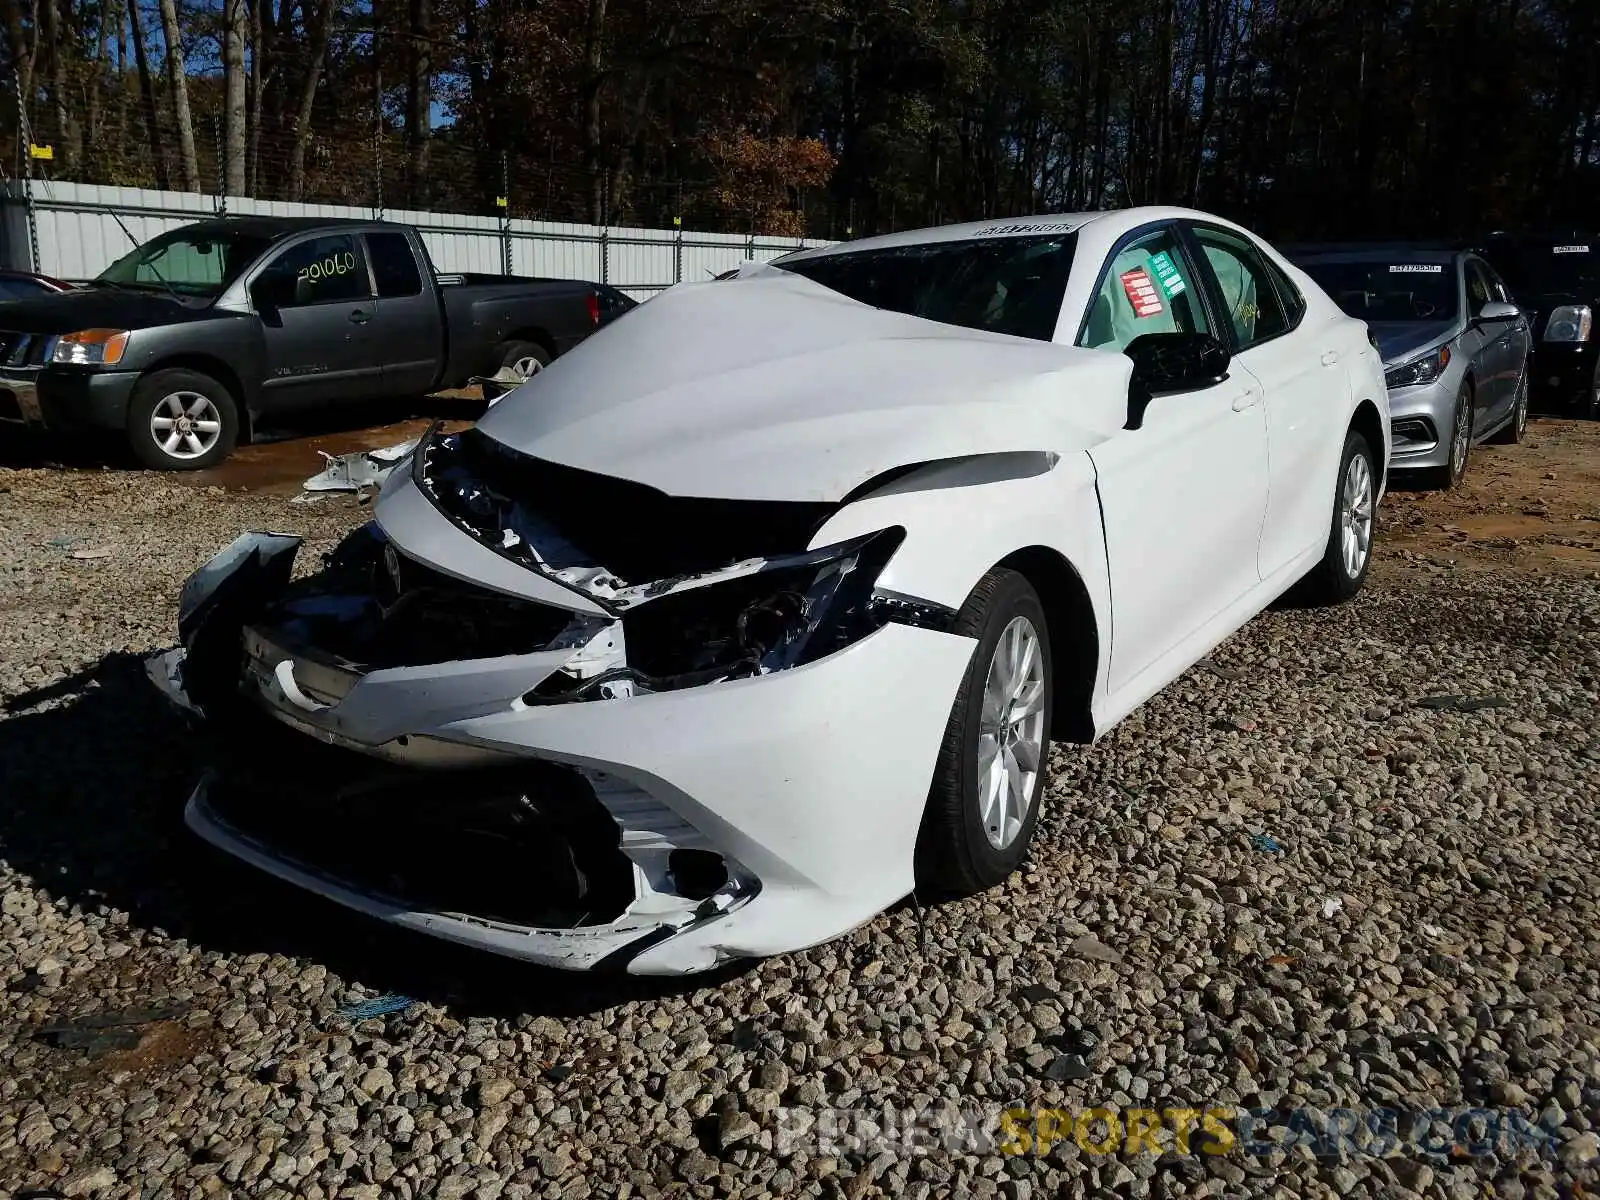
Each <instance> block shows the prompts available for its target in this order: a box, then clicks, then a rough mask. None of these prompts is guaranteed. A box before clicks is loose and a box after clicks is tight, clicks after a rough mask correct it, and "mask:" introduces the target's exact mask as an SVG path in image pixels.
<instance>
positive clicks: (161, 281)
mask: <svg viewBox="0 0 1600 1200" xmlns="http://www.w3.org/2000/svg"><path fill="white" fill-rule="evenodd" d="M270 244H271V243H270V242H269V240H268V239H267V238H264V237H259V236H256V235H253V234H245V233H222V234H218V233H213V232H206V233H199V232H197V231H195V230H193V229H174V230H173V231H172V232H171V233H164V234H162V235H161V236H160V237H158V238H153V239H152V240H150V241H148V242H146V243H145V244H144V245H142V246H139V247H137V248H135V249H134V250H133V251H131V252H130V253H128V254H126V255H124V256H123V257H121V258H119V259H117V261H116V262H114V263H112V264H111V265H110V266H109V267H107V268H106V269H105V270H104V271H102V272H100V274H99V275H98V276H96V277H95V280H94V282H95V283H96V284H98V285H103V286H111V287H136V288H150V289H151V290H153V291H158V292H164V291H167V290H168V289H169V288H170V289H171V290H172V291H174V292H177V293H178V294H179V295H181V296H197V297H201V296H205V297H209V296H219V295H221V294H222V289H223V288H225V287H227V286H228V285H229V284H230V283H232V282H233V281H234V280H235V279H237V278H238V277H239V276H240V275H241V274H243V272H244V270H245V268H246V267H248V266H249V265H250V264H251V263H253V262H254V261H255V260H256V259H257V258H259V257H260V256H261V253H262V252H263V251H264V250H266V248H267V246H268V245H270Z"/></svg>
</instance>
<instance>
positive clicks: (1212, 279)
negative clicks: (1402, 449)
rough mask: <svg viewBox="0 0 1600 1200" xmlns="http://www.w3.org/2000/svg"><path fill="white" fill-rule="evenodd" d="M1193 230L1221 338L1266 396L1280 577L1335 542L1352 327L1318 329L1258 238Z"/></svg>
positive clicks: (1272, 564)
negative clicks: (1331, 533) (1331, 538)
mask: <svg viewBox="0 0 1600 1200" xmlns="http://www.w3.org/2000/svg"><path fill="white" fill-rule="evenodd" d="M1183 226H1184V229H1185V231H1186V233H1187V235H1188V236H1189V237H1192V238H1193V239H1194V245H1195V247H1196V254H1197V257H1199V258H1200V259H1202V260H1203V261H1204V263H1205V266H1206V275H1205V282H1206V285H1207V286H1208V287H1209V288H1210V289H1211V291H1212V296H1213V301H1214V304H1215V306H1216V307H1217V309H1218V311H1219V312H1220V313H1221V314H1223V315H1222V317H1221V319H1220V320H1219V322H1218V324H1219V325H1220V326H1221V327H1222V328H1221V335H1220V336H1222V338H1223V339H1224V341H1226V342H1227V343H1228V344H1229V348H1230V349H1231V350H1232V351H1233V354H1234V362H1235V363H1237V364H1238V365H1239V366H1240V367H1242V368H1244V369H1245V370H1246V371H1248V372H1249V373H1250V374H1251V375H1252V376H1254V377H1255V379H1256V380H1257V382H1258V383H1259V384H1260V385H1261V391H1262V395H1263V396H1264V398H1265V400H1264V403H1265V406H1266V427H1267V462H1268V487H1267V512H1266V518H1265V520H1264V521H1263V523H1262V529H1261V547H1260V569H1261V577H1262V578H1263V579H1271V578H1272V577H1273V576H1274V575H1275V574H1277V573H1278V572H1279V571H1282V570H1283V569H1284V568H1286V567H1287V566H1288V565H1289V564H1291V563H1292V562H1293V561H1294V560H1295V559H1297V558H1299V557H1300V556H1301V555H1303V554H1305V553H1306V552H1307V551H1309V550H1311V549H1313V548H1315V547H1317V546H1320V545H1322V544H1324V543H1325V542H1326V541H1327V538H1328V527H1329V522H1330V520H1331V519H1332V510H1331V508H1330V506H1331V505H1332V503H1333V495H1334V490H1335V477H1336V476H1337V474H1338V470H1339V458H1340V455H1341V454H1342V453H1343V452H1344V436H1345V422H1346V420H1347V418H1348V414H1349V411H1350V384H1349V368H1350V364H1349V362H1348V361H1347V356H1348V355H1350V354H1351V353H1352V347H1351V346H1350V345H1349V344H1348V343H1349V341H1350V334H1349V329H1350V327H1349V325H1348V324H1347V323H1346V322H1344V321H1328V322H1324V323H1319V324H1318V325H1317V326H1315V327H1308V326H1307V325H1306V321H1305V312H1306V303H1305V298H1304V297H1303V296H1301V295H1300V292H1299V289H1297V288H1296V287H1295V286H1294V284H1293V283H1292V282H1291V281H1290V280H1289V278H1288V277H1287V276H1286V275H1284V274H1283V272H1282V271H1280V270H1279V269H1278V268H1277V267H1276V266H1275V265H1274V264H1273V263H1272V261H1271V260H1270V259H1269V258H1268V257H1267V256H1266V255H1265V254H1264V253H1262V251H1261V250H1260V248H1259V247H1257V246H1256V245H1255V244H1254V243H1253V242H1252V241H1251V240H1250V239H1249V238H1247V237H1245V236H1244V235H1242V234H1239V233H1236V232H1234V231H1233V230H1231V229H1224V228H1222V227H1221V226H1214V225H1207V224H1205V223H1203V222H1190V221H1186V222H1184V223H1183Z"/></svg>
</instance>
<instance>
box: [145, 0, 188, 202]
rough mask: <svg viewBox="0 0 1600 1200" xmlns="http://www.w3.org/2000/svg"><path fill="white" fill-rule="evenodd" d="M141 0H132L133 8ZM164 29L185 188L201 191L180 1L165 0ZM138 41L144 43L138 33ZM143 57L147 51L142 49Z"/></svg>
mask: <svg viewBox="0 0 1600 1200" xmlns="http://www.w3.org/2000/svg"><path fill="white" fill-rule="evenodd" d="M137 3H138V0H130V7H132V6H133V5H137ZM161 32H162V35H163V36H164V37H165V38H166V42H167V87H168V88H169V89H170V90H171V92H172V115H173V119H174V121H175V122H176V123H177V126H178V161H179V163H181V164H182V168H183V190H184V191H186V192H198V191H199V190H200V162H199V160H198V159H197V158H195V154H194V119H193V118H192V117H191V116H190V115H189V76H188V75H187V74H186V72H185V70H184V65H183V39H182V33H181V31H180V30H179V29H178V6H177V0H161ZM133 40H134V42H135V43H141V42H143V40H144V39H143V38H141V37H140V36H139V34H138V33H137V32H136V33H135V34H134V35H133ZM139 54H140V57H141V58H142V57H143V56H144V51H143V50H142V49H141V50H140V51H139Z"/></svg>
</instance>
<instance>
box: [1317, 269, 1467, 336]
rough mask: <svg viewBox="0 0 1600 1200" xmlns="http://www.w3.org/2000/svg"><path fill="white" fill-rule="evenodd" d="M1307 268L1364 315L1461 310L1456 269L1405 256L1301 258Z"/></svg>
mask: <svg viewBox="0 0 1600 1200" xmlns="http://www.w3.org/2000/svg"><path fill="white" fill-rule="evenodd" d="M1300 265H1301V267H1302V268H1303V269H1304V271H1305V273H1306V274H1307V275H1309V276H1311V278H1313V279H1315V280H1316V281H1317V282H1318V283H1319V284H1321V285H1322V290H1323V291H1325V292H1327V293H1328V295H1329V296H1330V297H1332V298H1333V302H1334V303H1335V304H1337V305H1338V306H1339V307H1340V308H1342V309H1343V310H1344V311H1345V315H1347V316H1351V317H1355V318H1356V319H1357V320H1361V321H1453V320H1454V319H1455V318H1456V316H1457V314H1458V313H1459V312H1460V311H1461V294H1460V288H1459V287H1458V286H1457V284H1456V269H1455V267H1454V266H1453V265H1451V264H1449V263H1440V262H1431V263H1430V262H1416V261H1412V260H1408V259H1403V258H1374V259H1368V260H1362V261H1355V262H1352V261H1343V262H1306V263H1301V264H1300Z"/></svg>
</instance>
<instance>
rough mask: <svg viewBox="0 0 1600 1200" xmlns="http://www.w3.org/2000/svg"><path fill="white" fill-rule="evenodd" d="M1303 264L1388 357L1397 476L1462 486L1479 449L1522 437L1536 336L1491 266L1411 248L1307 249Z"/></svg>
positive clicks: (1457, 254)
mask: <svg viewBox="0 0 1600 1200" xmlns="http://www.w3.org/2000/svg"><path fill="white" fill-rule="evenodd" d="M1294 258H1295V261H1296V262H1297V263H1298V265H1299V266H1300V267H1301V268H1303V269H1304V270H1305V271H1306V273H1307V274H1309V275H1310V276H1311V277H1312V278H1313V279H1315V280H1316V281H1317V282H1318V283H1320V284H1321V285H1322V287H1323V290H1324V291H1326V292H1327V293H1328V294H1329V295H1330V296H1331V297H1333V299H1334V301H1335V302H1336V303H1338V305H1339V307H1340V308H1342V309H1344V311H1345V312H1346V313H1348V314H1349V315H1351V316H1353V317H1357V318H1359V319H1360V320H1363V321H1365V322H1366V323H1367V327H1368V328H1369V329H1370V330H1371V332H1372V337H1373V340H1374V342H1375V343H1376V344H1377V346H1378V349H1379V352H1380V353H1381V354H1382V355H1383V366H1384V382H1385V384H1386V385H1387V386H1388V389H1389V412H1390V422H1391V425H1390V429H1391V434H1392V440H1393V446H1394V457H1393V460H1392V467H1391V469H1392V470H1395V471H1404V472H1407V473H1412V474H1416V475H1419V476H1423V477H1425V478H1426V479H1428V481H1429V482H1431V483H1433V484H1434V485H1435V486H1438V487H1454V486H1455V485H1456V484H1458V483H1460V482H1461V478H1462V476H1463V475H1465V473H1466V470H1467V460H1468V458H1469V457H1470V455H1471V451H1472V447H1473V446H1474V445H1476V444H1477V443H1479V442H1483V441H1489V440H1494V441H1504V442H1518V441H1521V440H1522V434H1523V431H1524V430H1525V429H1526V427H1527V423H1528V373H1527V366H1528V351H1529V348H1530V345H1531V342H1532V338H1531V336H1530V334H1529V331H1528V322H1527V319H1526V318H1525V317H1524V315H1523V314H1522V312H1521V310H1520V309H1518V308H1517V306H1516V305H1515V304H1513V303H1511V299H1510V296H1509V295H1508V294H1507V292H1506V288H1505V284H1504V283H1502V282H1501V280H1500V277H1499V276H1498V275H1497V274H1496V273H1495V271H1494V268H1493V267H1491V266H1490V265H1489V264H1488V263H1487V262H1486V261H1485V260H1483V259H1482V258H1479V257H1478V256H1477V255H1475V254H1471V253H1469V252H1466V251H1462V250H1423V249H1417V248H1415V247H1405V246H1322V247H1316V248H1311V247H1305V248H1302V249H1301V250H1300V251H1299V252H1298V253H1296V254H1294ZM1424 473H1425V474H1424Z"/></svg>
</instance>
